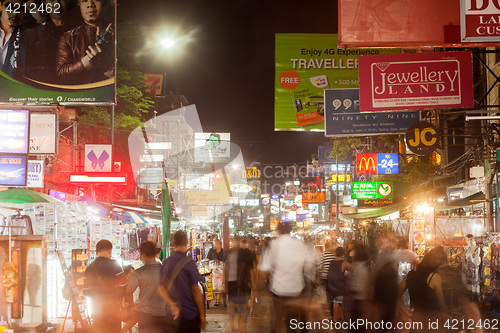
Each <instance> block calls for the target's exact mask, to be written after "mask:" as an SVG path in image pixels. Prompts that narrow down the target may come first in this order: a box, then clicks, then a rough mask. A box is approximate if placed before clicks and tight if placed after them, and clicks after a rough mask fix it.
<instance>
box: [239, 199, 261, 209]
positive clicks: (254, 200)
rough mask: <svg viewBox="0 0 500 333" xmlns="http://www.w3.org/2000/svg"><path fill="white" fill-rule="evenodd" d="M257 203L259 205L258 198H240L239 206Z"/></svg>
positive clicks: (253, 205)
mask: <svg viewBox="0 0 500 333" xmlns="http://www.w3.org/2000/svg"><path fill="white" fill-rule="evenodd" d="M259 205H260V202H259V199H240V206H241V207H255V206H259Z"/></svg>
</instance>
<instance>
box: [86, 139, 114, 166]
mask: <svg viewBox="0 0 500 333" xmlns="http://www.w3.org/2000/svg"><path fill="white" fill-rule="evenodd" d="M112 151H113V148H112V146H111V145H85V163H84V171H85V172H111V165H112V163H111V161H112V159H111V156H112Z"/></svg>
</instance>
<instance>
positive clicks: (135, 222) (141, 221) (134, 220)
mask: <svg viewBox="0 0 500 333" xmlns="http://www.w3.org/2000/svg"><path fill="white" fill-rule="evenodd" d="M123 215H124V216H129V217H130V222H129V223H127V222H123V223H122V224H123V225H129V226H130V227H131V228H146V227H147V226H148V224H149V223H148V221H147V220H146V219H145V218H144V217H142V216H141V215H140V214H139V213H136V212H124V213H123Z"/></svg>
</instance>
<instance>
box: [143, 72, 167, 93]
mask: <svg viewBox="0 0 500 333" xmlns="http://www.w3.org/2000/svg"><path fill="white" fill-rule="evenodd" d="M144 82H145V83H146V89H145V90H146V93H148V94H149V95H151V96H160V95H161V92H162V91H163V75H162V74H144Z"/></svg>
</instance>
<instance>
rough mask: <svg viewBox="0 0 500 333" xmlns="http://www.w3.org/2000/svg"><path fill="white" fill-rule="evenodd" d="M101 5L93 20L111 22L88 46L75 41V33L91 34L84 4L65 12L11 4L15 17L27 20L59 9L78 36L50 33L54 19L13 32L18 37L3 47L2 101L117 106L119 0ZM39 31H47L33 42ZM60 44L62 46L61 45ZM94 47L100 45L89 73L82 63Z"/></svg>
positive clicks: (58, 4)
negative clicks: (49, 24) (90, 48)
mask: <svg viewBox="0 0 500 333" xmlns="http://www.w3.org/2000/svg"><path fill="white" fill-rule="evenodd" d="M101 2H102V3H103V5H102V7H100V10H98V11H96V12H95V13H93V14H92V19H91V20H93V21H94V22H106V23H105V26H103V27H101V30H100V36H98V37H95V33H94V36H92V38H93V39H92V40H93V42H92V43H89V42H87V40H88V39H86V40H85V42H84V41H83V39H78V38H72V37H73V36H75V35H78V36H81V37H83V36H84V32H83V31H87V29H86V27H88V25H86V24H85V23H84V22H83V20H82V17H85V16H88V13H85V12H84V11H85V10H86V9H85V7H84V6H70V5H69V4H68V5H67V6H65V7H66V9H64V10H63V8H62V6H63V5H61V2H53V1H52V2H50V3H46V2H30V3H29V4H28V3H26V1H24V2H19V1H16V2H13V1H11V2H10V3H12V5H11V8H10V9H11V10H12V12H11V13H14V12H16V13H17V16H18V20H19V21H21V20H22V18H23V14H24V18H25V19H26V18H27V16H29V14H28V12H29V13H35V12H37V15H40V16H42V15H43V14H42V13H56V10H57V9H59V11H57V13H58V14H57V15H58V16H59V17H60V18H61V19H62V20H63V21H65V22H66V21H71V22H75V23H76V22H78V23H77V24H75V26H73V27H72V28H75V30H72V31H77V32H71V31H66V30H65V29H54V30H53V31H51V33H50V34H49V33H48V32H47V30H46V29H47V28H46V26H45V23H47V22H49V21H43V23H38V24H37V23H36V22H35V21H36V20H32V23H31V24H34V26H33V27H32V28H30V29H24V26H23V25H21V27H22V28H21V29H20V30H19V29H14V31H16V33H13V38H10V39H9V40H8V41H6V43H5V45H4V47H5V49H6V50H7V51H6V52H5V54H4V56H3V57H2V70H1V72H0V86H1V87H2V89H1V90H0V103H3V104H24V105H49V104H61V105H62V104H74V105H92V104H93V105H96V104H98V105H114V104H115V103H116V101H115V82H116V81H115V80H116V49H115V45H116V36H117V34H116V22H114V18H115V17H116V16H115V12H116V4H117V1H111V0H103V1H101ZM19 4H21V6H20V7H19ZM15 5H18V6H17V7H16V6H15ZM52 5H53V6H52ZM33 6H34V7H33ZM6 8H7V7H6ZM16 9H17V11H16ZM6 10H8V9H6ZM19 15H20V17H19ZM23 22H24V20H23ZM80 22H81V23H80ZM109 22H110V23H109ZM18 23H19V22H18ZM108 23H109V25H108ZM14 25H15V23H14ZM68 30H71V29H68ZM35 31H45V33H44V34H43V35H42V34H40V36H43V37H44V38H40V39H37V40H36V42H34V40H33V42H31V41H30V40H32V39H33V38H32V37H35V36H32V33H33V35H36V34H37V33H36V32H35ZM72 33H73V35H72ZM16 36H17V37H16ZM49 36H50V37H49ZM36 37H38V36H36ZM59 40H61V41H62V42H61V43H58V41H59ZM94 43H95V44H97V45H99V52H98V55H95V56H94V57H93V58H92V60H91V64H89V66H90V67H91V68H89V69H86V68H85V67H84V64H83V63H82V61H84V60H85V58H87V59H88V56H87V55H86V53H85V51H86V50H87V51H88V48H89V47H90V46H92V47H93V46H94ZM58 51H60V52H58ZM83 56H85V57H83ZM82 59H83V60H82ZM87 61H88V60H87Z"/></svg>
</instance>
